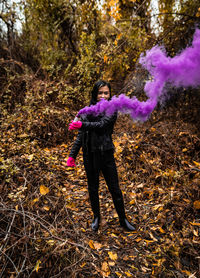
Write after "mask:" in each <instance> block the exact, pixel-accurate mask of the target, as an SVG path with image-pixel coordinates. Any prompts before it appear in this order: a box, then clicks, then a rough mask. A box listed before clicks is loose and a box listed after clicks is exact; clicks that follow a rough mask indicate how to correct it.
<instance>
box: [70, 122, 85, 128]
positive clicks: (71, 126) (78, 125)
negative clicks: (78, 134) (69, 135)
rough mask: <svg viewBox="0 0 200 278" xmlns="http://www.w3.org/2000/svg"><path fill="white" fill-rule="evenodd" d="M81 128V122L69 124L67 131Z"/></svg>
mask: <svg viewBox="0 0 200 278" xmlns="http://www.w3.org/2000/svg"><path fill="white" fill-rule="evenodd" d="M81 127H82V122H81V121H77V122H72V123H71V124H69V128H68V130H74V129H79V128H81Z"/></svg>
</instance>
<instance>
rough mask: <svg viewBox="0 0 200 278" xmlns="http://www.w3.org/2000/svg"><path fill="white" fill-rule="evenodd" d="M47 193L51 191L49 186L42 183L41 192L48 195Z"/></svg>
mask: <svg viewBox="0 0 200 278" xmlns="http://www.w3.org/2000/svg"><path fill="white" fill-rule="evenodd" d="M47 193H49V188H48V187H46V186H45V185H40V194H42V195H46V194H47Z"/></svg>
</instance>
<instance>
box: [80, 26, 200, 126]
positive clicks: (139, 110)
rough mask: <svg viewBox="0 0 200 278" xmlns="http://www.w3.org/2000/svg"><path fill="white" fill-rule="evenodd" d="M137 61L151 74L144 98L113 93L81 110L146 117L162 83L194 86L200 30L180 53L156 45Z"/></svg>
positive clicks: (199, 79) (199, 69) (199, 70)
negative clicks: (108, 98) (170, 55)
mask: <svg viewBox="0 0 200 278" xmlns="http://www.w3.org/2000/svg"><path fill="white" fill-rule="evenodd" d="M139 62H140V63H141V65H142V66H143V67H144V68H145V69H147V70H148V71H149V73H150V74H151V75H152V81H148V82H147V83H146V85H145V87H144V91H145V93H146V95H147V97H148V100H147V101H143V102H141V101H139V100H138V99H137V98H136V97H133V98H129V97H127V96H126V95H124V94H120V95H119V96H118V97H116V96H113V97H112V99H111V100H110V101H107V100H101V101H100V102H98V103H97V104H96V105H91V106H89V107H85V108H83V109H81V110H80V111H79V113H78V116H80V115H81V114H92V115H95V116H96V115H99V114H101V113H102V112H105V113H106V115H112V114H114V113H115V112H116V111H120V112H121V113H124V114H130V115H131V117H132V119H134V120H140V121H145V120H147V119H148V118H149V116H150V115H151V113H152V111H153V110H154V109H155V107H156V105H157V104H158V102H159V99H160V97H161V96H162V95H163V93H164V86H165V84H166V83H170V84H171V85H172V86H174V87H177V88H178V87H190V86H191V87H194V88H195V87H197V86H199V85H200V30H199V29H196V31H195V33H194V37H193V42H192V45H191V46H190V47H188V48H186V49H184V50H183V51H182V52H181V53H180V54H178V55H176V56H175V57H173V58H171V57H168V56H167V54H166V52H165V50H164V48H163V47H159V46H155V47H153V48H152V49H150V50H148V51H146V56H144V54H142V55H141V56H140V59H139Z"/></svg>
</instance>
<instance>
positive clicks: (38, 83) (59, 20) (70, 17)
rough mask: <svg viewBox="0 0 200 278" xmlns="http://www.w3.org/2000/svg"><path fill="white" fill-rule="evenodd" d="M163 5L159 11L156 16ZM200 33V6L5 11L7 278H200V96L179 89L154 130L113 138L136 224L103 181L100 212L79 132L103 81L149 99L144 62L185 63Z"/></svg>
mask: <svg viewBox="0 0 200 278" xmlns="http://www.w3.org/2000/svg"><path fill="white" fill-rule="evenodd" d="M156 7H157V8H156ZM196 27H200V3H199V1H198V0H196V1H193V0H190V1H189V0H176V1H175V0H160V1H156V0H155V1H150V0H108V1H105V2H102V1H93V0H90V1H88V0H69V1H67V0H26V1H20V0H19V1H9V0H1V2H0V107H1V110H0V125H1V138H0V140H1V143H0V180H1V182H0V277H12V278H14V277H113V278H114V277H145V278H146V277H163V278H165V277H177V278H182V277H190V278H191V277H200V252H199V235H200V193H199V177H200V158H199V151H200V134H199V131H200V124H199V116H200V112H199V111H200V109H199V107H200V91H199V88H189V89H188V88H187V89H186V88H179V89H177V88H173V87H171V86H169V85H167V90H168V96H169V98H168V99H166V101H165V103H162V104H161V105H159V106H158V107H157V109H156V110H155V111H154V112H153V114H152V115H151V117H150V119H149V120H148V121H147V122H145V123H138V124H136V123H133V121H132V120H131V119H130V118H129V117H128V116H126V115H120V116H119V118H118V121H117V124H116V127H115V134H114V136H113V139H114V143H115V146H116V152H115V157H116V162H117V166H118V171H119V178H120V186H121V188H122V191H123V194H124V200H125V204H126V209H127V216H128V218H129V219H130V221H131V222H133V223H135V224H136V225H137V232H135V233H126V232H125V231H123V230H122V229H121V228H120V226H119V223H118V220H117V215H116V212H115V210H114V207H113V203H112V201H111V197H110V195H109V192H108V190H107V188H106V186H105V183H104V181H103V179H102V178H101V186H100V200H101V210H102V218H103V219H102V223H101V228H100V231H99V233H97V234H94V233H92V232H91V229H90V223H91V219H92V213H91V209H90V205H89V201H88V193H87V183H86V177H85V173H84V169H83V163H82V157H81V154H80V155H79V156H78V158H77V167H76V168H75V169H71V168H67V167H66V159H67V157H68V155H69V151H70V147H71V145H72V142H73V140H74V138H75V136H76V133H75V132H73V133H72V132H71V133H70V132H68V130H67V127H68V124H69V122H70V121H71V120H72V119H73V117H74V116H75V115H76V113H77V111H78V110H79V109H80V108H82V107H84V106H85V105H87V104H88V100H89V97H90V95H89V92H90V90H91V88H92V86H93V84H94V82H95V81H97V80H98V79H100V78H103V79H106V80H108V81H110V82H111V85H112V88H113V93H115V94H117V95H118V94H120V93H125V94H127V95H128V96H130V97H131V96H137V97H138V98H139V99H141V100H144V99H145V98H146V97H145V94H144V91H143V88H144V84H145V82H146V80H148V79H149V78H150V76H148V73H147V72H146V71H145V70H144V69H142V68H141V66H140V65H139V63H138V58H139V57H140V55H141V53H143V52H145V51H146V50H147V49H150V48H152V47H153V46H155V45H163V46H164V47H165V48H166V51H167V53H168V55H169V56H171V57H174V56H175V55H177V54H178V53H179V52H180V51H181V50H182V49H184V48H185V47H187V46H188V45H190V43H191V41H192V37H193V34H194V31H195V28H196Z"/></svg>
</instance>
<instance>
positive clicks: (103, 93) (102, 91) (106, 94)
mask: <svg viewBox="0 0 200 278" xmlns="http://www.w3.org/2000/svg"><path fill="white" fill-rule="evenodd" d="M102 98H104V99H105V100H108V99H109V98H110V90H109V88H108V86H103V87H101V88H99V91H98V95H97V101H100V100H101V99H102Z"/></svg>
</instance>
